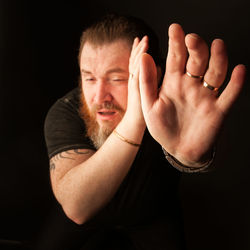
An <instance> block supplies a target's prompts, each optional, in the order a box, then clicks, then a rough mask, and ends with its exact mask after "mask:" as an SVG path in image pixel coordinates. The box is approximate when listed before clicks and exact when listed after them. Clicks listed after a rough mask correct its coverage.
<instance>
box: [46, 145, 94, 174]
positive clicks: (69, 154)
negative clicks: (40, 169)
mask: <svg viewBox="0 0 250 250" xmlns="http://www.w3.org/2000/svg"><path fill="white" fill-rule="evenodd" d="M90 152H91V151H90V150H84V151H80V149H73V150H69V151H64V152H61V153H59V154H57V155H55V156H54V157H53V158H51V160H50V170H51V171H52V170H55V168H56V161H58V160H60V159H69V160H75V158H73V157H74V154H78V155H85V154H89V153H90Z"/></svg>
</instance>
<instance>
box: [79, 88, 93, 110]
mask: <svg viewBox="0 0 250 250" xmlns="http://www.w3.org/2000/svg"><path fill="white" fill-rule="evenodd" d="M92 92H93V91H91V89H90V88H87V87H86V86H85V87H84V88H83V87H82V93H83V97H84V100H85V102H86V104H87V106H88V107H89V106H90V105H91V100H92V99H93V97H92V95H93V94H92Z"/></svg>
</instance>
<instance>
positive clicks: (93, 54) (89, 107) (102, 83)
mask: <svg viewBox="0 0 250 250" xmlns="http://www.w3.org/2000/svg"><path fill="white" fill-rule="evenodd" d="M130 52H131V46H129V44H128V43H127V42H126V41H125V40H117V41H115V42H113V43H109V44H104V45H101V46H93V45H92V44H91V43H89V42H86V44H85V45H84V47H83V49H82V53H81V60H80V69H81V79H82V82H81V86H82V96H81V101H82V104H83V105H82V107H81V114H82V116H83V119H84V120H85V122H86V125H87V130H88V132H87V133H88V136H90V138H91V139H92V141H93V142H94V144H95V146H96V147H97V148H98V147H100V146H101V145H102V144H103V142H104V141H105V140H106V138H107V137H108V135H109V134H110V133H111V132H112V131H113V130H114V128H115V127H116V126H117V125H118V123H119V122H120V121H121V119H122V117H123V115H124V113H125V111H126V107H127V93H128V89H127V83H128V77H129V71H128V66H129V57H130Z"/></svg>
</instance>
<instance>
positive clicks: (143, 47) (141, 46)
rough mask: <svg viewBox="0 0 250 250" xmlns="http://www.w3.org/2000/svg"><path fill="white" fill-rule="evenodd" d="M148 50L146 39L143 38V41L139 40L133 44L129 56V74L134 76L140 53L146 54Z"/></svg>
mask: <svg viewBox="0 0 250 250" xmlns="http://www.w3.org/2000/svg"><path fill="white" fill-rule="evenodd" d="M147 49H148V37H147V36H144V37H143V39H142V40H141V41H140V40H139V39H138V40H136V41H135V42H134V44H133V48H132V52H131V56H130V65H129V66H130V67H129V68H130V69H129V71H130V73H132V74H134V71H135V67H136V66H137V65H139V60H140V59H139V58H140V56H141V54H142V53H144V52H146V51H147Z"/></svg>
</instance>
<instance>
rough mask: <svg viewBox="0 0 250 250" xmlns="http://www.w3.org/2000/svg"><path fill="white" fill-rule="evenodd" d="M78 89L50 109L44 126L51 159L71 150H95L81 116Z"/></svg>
mask: <svg viewBox="0 0 250 250" xmlns="http://www.w3.org/2000/svg"><path fill="white" fill-rule="evenodd" d="M78 97H79V95H78V91H77V89H75V90H73V91H71V92H70V93H68V94H67V95H65V96H64V97H63V98H60V99H58V100H57V101H56V103H55V104H54V105H53V106H52V107H51V108H50V110H49V112H48V114H47V116H46V119H45V124H44V135H45V142H46V145H47V151H48V155H49V158H52V157H53V156H55V155H56V154H58V153H61V152H63V151H67V150H71V149H79V148H86V149H92V150H95V148H94V146H93V144H92V143H91V141H90V139H89V138H88V137H86V136H85V134H86V129H85V125H84V122H83V120H82V119H81V117H80V115H79V111H78V110H79V109H78V107H79V101H78Z"/></svg>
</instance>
